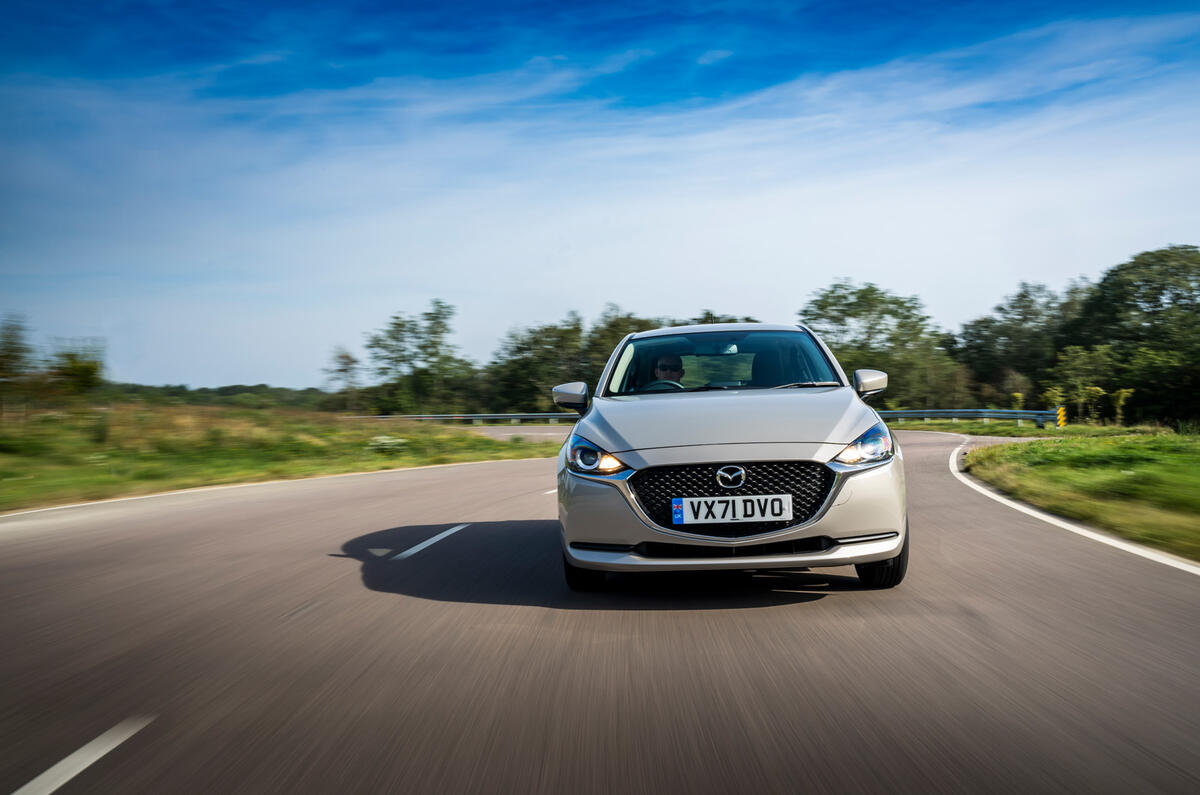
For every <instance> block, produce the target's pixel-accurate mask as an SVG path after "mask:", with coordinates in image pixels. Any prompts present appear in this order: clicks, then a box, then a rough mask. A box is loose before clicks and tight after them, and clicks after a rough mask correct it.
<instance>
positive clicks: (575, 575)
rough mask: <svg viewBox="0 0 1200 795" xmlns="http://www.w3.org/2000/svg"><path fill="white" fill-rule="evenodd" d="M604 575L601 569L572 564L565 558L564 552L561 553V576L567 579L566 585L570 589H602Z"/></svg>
mask: <svg viewBox="0 0 1200 795" xmlns="http://www.w3.org/2000/svg"><path fill="white" fill-rule="evenodd" d="M604 575H605V573H604V572H602V571H596V570H595V569H584V568H581V567H579V566H576V565H574V564H572V563H571V561H569V560H567V555H566V553H563V576H564V577H565V578H566V580H567V587H568V588H570V589H571V590H572V591H601V590H604Z"/></svg>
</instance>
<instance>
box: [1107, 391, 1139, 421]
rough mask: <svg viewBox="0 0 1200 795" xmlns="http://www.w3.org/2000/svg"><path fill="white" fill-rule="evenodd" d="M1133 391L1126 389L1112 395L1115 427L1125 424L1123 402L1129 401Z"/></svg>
mask: <svg viewBox="0 0 1200 795" xmlns="http://www.w3.org/2000/svg"><path fill="white" fill-rule="evenodd" d="M1133 392H1134V390H1132V389H1129V388H1128V387H1126V388H1125V389H1118V390H1116V391H1115V392H1113V393H1112V405H1113V411H1114V412H1115V414H1116V420H1117V425H1124V424H1125V402H1126V401H1128V400H1129V398H1130V396H1131V395H1132V394H1133Z"/></svg>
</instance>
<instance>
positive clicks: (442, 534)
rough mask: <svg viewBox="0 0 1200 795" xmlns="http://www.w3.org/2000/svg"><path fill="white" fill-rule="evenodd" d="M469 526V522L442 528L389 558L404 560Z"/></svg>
mask: <svg viewBox="0 0 1200 795" xmlns="http://www.w3.org/2000/svg"><path fill="white" fill-rule="evenodd" d="M469 526H470V525H469V524H460V525H456V526H455V527H451V528H450V529H449V530H443V531H442V532H440V533H438V534H437V535H435V536H434V537H433V538H429V539H426V540H424V541H422V542H421V543H419V544H417V545H416V546H415V547H409V548H408V549H406V550H404V551H403V552H401V553H400V554H399V555H393V556H392V558H391V559H392V560H404V559H405V558H411V557H412V556H413V555H415V554H417V553H418V552H420V551H421V550H422V549H425V548H426V547H431V546H433V545H434V544H436V543H437V542H439V541H441V540H442V539H443V538H446V537H447V536H452V535H454V534H455V533H457V532H458V531H459V530H462V529H463V528H464V527H469Z"/></svg>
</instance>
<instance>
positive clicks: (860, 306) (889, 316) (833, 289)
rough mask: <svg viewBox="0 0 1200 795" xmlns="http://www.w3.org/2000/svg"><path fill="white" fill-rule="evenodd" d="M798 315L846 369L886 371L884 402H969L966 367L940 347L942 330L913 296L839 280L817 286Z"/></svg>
mask: <svg viewBox="0 0 1200 795" xmlns="http://www.w3.org/2000/svg"><path fill="white" fill-rule="evenodd" d="M799 314H800V318H801V319H802V320H803V321H804V322H805V323H807V325H809V326H810V327H811V328H812V329H813V330H814V331H816V332H817V333H818V334H820V335H821V337H822V338H823V339H824V340H825V342H826V343H827V344H828V345H829V347H830V348H831V349H833V352H834V354H835V355H836V356H837V357H838V360H839V361H840V362H841V364H842V367H843V369H845V370H846V371H847V372H848V373H849V372H852V371H854V370H856V369H860V368H873V369H879V370H885V371H887V372H888V376H889V384H888V392H887V396H886V400H885V404H886V405H888V406H889V407H892V406H895V407H900V406H905V407H913V408H945V407H946V404H950V405H952V406H964V405H966V404H967V403H968V402H969V401H970V396H969V393H968V391H967V386H968V384H969V376H968V374H967V372H966V370H965V368H964V367H963V366H962V365H961V364H959V363H958V362H956V361H954V360H953V359H952V358H951V357H950V356H949V354H948V353H947V352H946V351H945V350H944V349H943V348H942V344H943V340H944V335H943V334H942V333H941V332H939V331H937V330H936V329H934V328H933V327H931V326H930V325H929V317H928V316H926V315H925V314H924V312H923V311H922V306H921V302H920V300H919V299H918V298H917V297H916V296H907V297H906V296H898V295H893V294H892V293H889V292H888V291H886V290H883V289H881V288H880V287H878V286H876V285H874V284H870V283H867V284H864V285H862V286H856V285H855V284H854V283H853V282H852V281H849V280H845V279H843V280H839V281H836V282H834V283H833V284H832V285H830V286H829V287H827V288H825V289H824V290H819V291H817V292H816V293H815V294H814V295H813V297H812V299H810V300H809V302H808V303H807V304H806V305H805V307H804V308H803V309H802V310H801V311H800V313H799Z"/></svg>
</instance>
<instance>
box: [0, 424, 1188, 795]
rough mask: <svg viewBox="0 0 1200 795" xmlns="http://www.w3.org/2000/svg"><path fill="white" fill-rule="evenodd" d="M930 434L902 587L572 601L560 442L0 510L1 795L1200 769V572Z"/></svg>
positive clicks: (1098, 786)
mask: <svg viewBox="0 0 1200 795" xmlns="http://www.w3.org/2000/svg"><path fill="white" fill-rule="evenodd" d="M900 438H901V440H902V442H903V444H904V447H905V453H906V456H907V467H908V475H909V502H910V521H911V527H912V532H913V541H912V562H911V566H910V568H909V574H908V578H907V579H906V580H905V582H904V583H903V584H902V585H901V586H900V587H898V588H896V589H894V590H889V591H870V590H863V589H860V588H859V586H858V583H857V580H856V579H855V577H854V576H853V571H852V570H851V569H836V570H819V571H813V572H809V573H792V574H772V575H769V576H768V575H751V574H745V573H725V574H672V575H653V576H651V575H620V576H615V577H613V579H612V587H611V589H610V590H609V591H608V592H606V593H601V594H594V595H591V594H574V593H571V592H569V591H568V590H567V589H566V586H565V585H564V583H563V580H562V575H561V572H560V564H559V550H558V539H557V536H556V533H557V524H556V521H555V516H556V513H555V505H554V499H555V498H554V495H553V494H552V493H547V492H548V491H550V490H551V489H552V488H553V486H554V482H553V462H552V461H549V460H532V461H509V462H497V463H486V464H469V465H456V466H449V467H440V468H430V469H421V470H410V471H406V472H394V473H376V474H370V475H353V476H342V477H332V478H322V479H315V480H308V481H293V482H288V483H276V484H265V485H257V486H248V487H238V488H227V489H214V490H204V491H193V492H187V493H180V494H174V495H167V496H161V497H154V498H150V499H138V500H129V501H121V502H109V503H103V504H96V505H91V506H84V507H76V508H68V509H63V510H51V511H44V512H40V513H29V514H25V515H15V516H9V517H7V518H3V519H0V630H2V633H0V638H3V646H4V650H3V653H2V654H0V684H2V687H0V792H10V791H13V790H16V789H17V788H20V787H22V786H23V785H25V784H26V783H28V782H31V781H33V782H34V784H35V786H34V787H33V788H31V790H30V791H42V792H46V791H50V790H51V789H52V788H53V787H54V786H56V785H57V784H59V783H61V782H62V781H66V783H65V784H64V785H63V786H62V788H61V789H60V790H58V791H59V792H64V793H69V792H136V793H167V792H169V793H185V792H197V793H201V792H202V793H218V792H219V793H226V792H438V793H442V792H555V793H566V792H654V793H670V792H677V791H687V792H746V793H749V792H754V793H757V792H821V791H841V792H846V791H874V792H894V791H901V792H930V791H942V792H948V791H957V792H962V791H969V792H989V791H995V792H1011V791H1022V792H1030V791H1033V792H1042V791H1060V792H1089V793H1093V792H1123V793H1127V792H1158V791H1161V792H1181V793H1182V792H1188V793H1195V792H1197V791H1200V674H1198V665H1200V599H1198V597H1200V577H1197V576H1195V575H1194V574H1192V573H1190V572H1188V571H1182V570H1179V569H1174V568H1171V567H1168V566H1165V565H1162V564H1160V563H1157V562H1155V561H1151V560H1146V559H1143V558H1139V557H1137V556H1134V555H1131V554H1128V553H1126V552H1122V551H1121V550H1117V549H1113V548H1110V547H1107V546H1104V545H1103V544H1099V543H1097V542H1095V541H1092V540H1089V539H1087V538H1082V537H1080V536H1077V535H1074V534H1072V533H1069V532H1066V531H1063V530H1061V529H1058V528H1055V527H1052V526H1050V525H1047V524H1045V523H1043V522H1040V521H1038V520H1037V519H1035V518H1032V517H1029V516H1026V515H1024V514H1021V513H1018V512H1016V511H1014V510H1012V509H1010V508H1007V507H1005V506H1003V505H1001V504H998V503H996V502H994V501H992V500H990V499H988V498H987V497H985V496H983V495H981V494H979V493H976V492H975V491H973V490H971V489H969V488H967V487H965V486H963V485H962V484H961V483H959V482H958V481H957V480H955V479H954V477H952V475H951V473H950V471H949V468H948V466H947V460H948V457H949V455H950V452H951V450H953V449H954V448H955V447H956V446H957V445H958V443H959V440H958V438H957V437H954V436H951V435H945V434H932V433H919V432H907V433H905V432H901V433H900ZM464 524H465V525H466V526H465V527H462V528H460V529H458V530H456V531H455V532H453V533H449V534H448V535H444V536H442V537H441V538H440V540H437V541H436V542H435V543H432V544H428V545H426V546H424V547H422V548H420V549H419V550H418V551H416V552H414V553H412V554H408V555H407V556H403V557H397V556H398V555H403V554H404V553H405V552H406V551H408V550H412V549H413V548H414V547H416V546H418V545H420V544H422V543H423V542H425V541H428V540H430V539H433V538H434V537H436V536H439V535H441V534H443V533H445V532H446V531H449V530H452V529H454V528H456V527H458V526H459V525H464ZM147 721H149V722H148V723H147ZM88 762H92V764H90V766H89V765H88V764H87V763H88ZM39 777H41V778H39Z"/></svg>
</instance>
